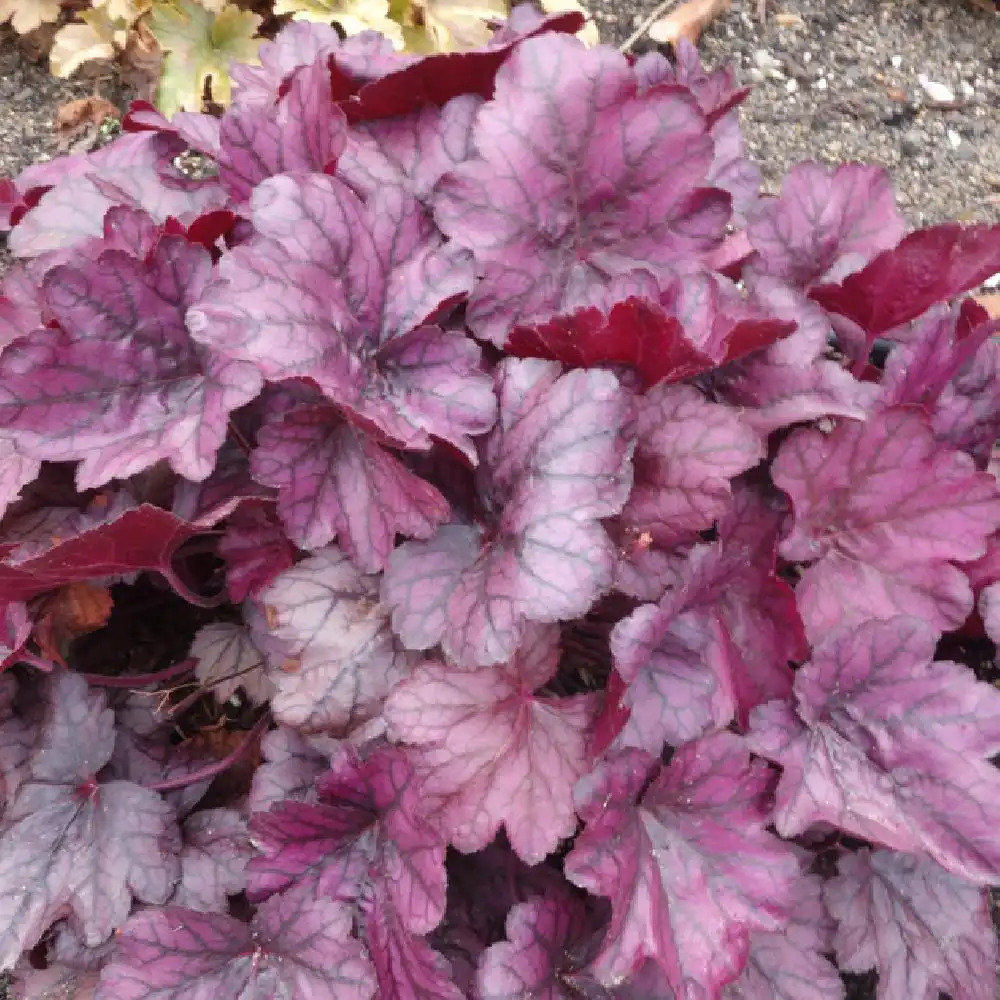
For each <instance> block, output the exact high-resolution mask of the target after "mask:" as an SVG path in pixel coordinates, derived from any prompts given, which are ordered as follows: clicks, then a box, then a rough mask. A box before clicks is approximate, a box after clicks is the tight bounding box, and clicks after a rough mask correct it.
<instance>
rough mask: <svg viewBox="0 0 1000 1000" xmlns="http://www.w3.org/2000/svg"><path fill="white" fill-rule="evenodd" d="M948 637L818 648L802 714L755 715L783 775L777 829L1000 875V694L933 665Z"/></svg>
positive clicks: (901, 625)
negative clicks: (814, 832) (821, 834)
mask: <svg viewBox="0 0 1000 1000" xmlns="http://www.w3.org/2000/svg"><path fill="white" fill-rule="evenodd" d="M936 640H937V630H936V629H935V628H932V627H931V626H929V625H927V624H925V623H923V622H920V621H918V620H916V619H914V618H905V617H897V618H893V619H890V620H888V621H870V622H865V623H863V624H861V625H859V626H857V627H855V628H853V629H851V630H849V631H847V632H841V633H839V634H837V635H835V636H834V637H832V638H830V639H828V640H827V641H826V642H824V643H822V644H821V645H818V646H816V648H814V650H813V657H812V660H811V661H810V662H809V663H808V664H807V665H806V666H804V667H802V668H800V669H799V670H798V671H796V674H795V682H794V695H793V700H792V702H791V704H789V703H787V702H779V701H773V702H770V703H768V704H767V705H762V706H760V707H759V708H756V709H754V711H753V712H752V713H751V715H750V725H751V736H750V745H751V747H752V748H753V750H754V752H755V753H758V754H760V755H761V756H763V757H766V758H767V759H769V760H772V761H774V762H775V763H779V764H781V765H782V767H783V769H784V771H783V774H782V777H781V781H780V783H779V785H778V789H777V802H776V806H775V814H774V822H775V826H776V828H777V830H778V832H779V833H780V834H781V835H782V836H785V837H793V836H796V835H798V834H799V833H802V832H804V831H805V830H806V829H808V828H809V827H810V826H811V825H813V824H815V823H830V824H833V825H834V826H837V827H839V828H840V829H842V830H845V831H847V832H848V833H850V834H852V835H854V836H857V837H863V838H865V839H866V840H872V841H875V842H876V843H881V844H884V845H885V846H887V847H892V848H894V849H895V850H899V851H907V852H910V853H916V854H927V855H929V856H931V857H932V858H934V859H935V860H936V861H937V862H938V864H940V865H942V866H943V867H944V868H946V869H948V870H949V871H950V872H952V873H954V874H955V875H957V876H960V877H963V878H966V879H968V880H970V881H974V882H977V883H979V884H986V883H988V882H990V881H992V880H995V879H996V877H997V873H998V872H1000V850H998V847H997V841H996V836H995V830H996V827H997V824H998V823H1000V805H998V803H1000V794H998V793H1000V776H998V775H997V772H996V770H995V769H994V768H993V767H992V765H989V764H987V763H986V761H985V760H984V758H986V757H988V756H992V755H994V754H996V753H997V752H998V751H1000V722H998V721H997V720H998V719H1000V714H998V711H1000V692H997V691H996V690H995V689H994V688H992V687H991V686H989V685H987V684H984V683H981V682H979V681H977V680H976V679H975V677H974V675H973V674H972V673H971V672H970V671H967V670H966V669H965V668H964V667H962V666H960V665H959V664H955V663H950V662H946V661H942V662H933V661H932V657H933V655H934V647H935V644H936Z"/></svg>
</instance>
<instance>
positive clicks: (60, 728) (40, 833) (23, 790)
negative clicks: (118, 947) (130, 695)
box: [0, 673, 180, 969]
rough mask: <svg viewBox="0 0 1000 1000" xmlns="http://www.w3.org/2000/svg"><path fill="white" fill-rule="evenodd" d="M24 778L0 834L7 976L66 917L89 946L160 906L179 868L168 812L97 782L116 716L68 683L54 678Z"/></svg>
mask: <svg viewBox="0 0 1000 1000" xmlns="http://www.w3.org/2000/svg"><path fill="white" fill-rule="evenodd" d="M48 697H49V702H48V705H47V706H46V714H45V719H44V723H43V727H42V730H41V733H40V736H39V740H38V743H37V745H36V747H35V749H34V753H33V755H32V758H31V764H30V774H29V776H28V778H27V780H25V781H24V782H23V783H22V784H21V786H20V788H18V790H17V793H16V795H15V797H14V799H13V800H12V801H11V802H10V803H9V804H8V807H7V809H6V810H5V812H4V815H3V822H2V825H0V928H2V930H0V967H2V968H5V969H9V968H11V967H13V965H14V964H15V963H16V961H17V959H18V956H19V955H20V953H21V951H22V950H26V949H29V948H32V947H33V946H34V945H35V944H36V943H37V942H38V940H39V939H40V938H41V936H42V935H43V934H44V933H45V931H46V930H47V929H48V927H49V925H50V924H52V923H53V921H54V920H55V919H57V918H58V917H60V916H62V915H64V914H65V913H66V911H67V910H68V911H69V912H70V913H71V914H72V915H73V918H74V920H75V922H76V924H77V926H78V927H79V929H80V931H81V933H82V936H83V942H84V944H85V945H87V946H94V945H98V944H100V943H101V942H102V941H104V940H105V939H106V938H108V937H109V936H110V935H111V933H112V932H113V931H114V929H115V928H116V927H118V926H120V925H121V924H122V923H123V922H124V920H125V918H126V917H127V916H128V913H129V909H130V908H131V905H132V897H133V896H135V897H136V898H137V899H139V900H142V901H143V902H147V903H163V902H165V901H166V899H167V898H168V897H169V895H170V893H171V892H172V891H173V888H174V883H175V881H176V879H177V876H178V871H179V866H178V860H177V853H176V852H177V848H178V847H179V839H180V838H179V834H178V832H177V828H176V825H175V820H174V814H173V810H172V809H171V808H170V807H169V806H167V805H166V804H165V803H164V802H163V801H162V799H161V798H160V796H159V795H157V794H156V793H155V792H150V791H148V790H147V789H145V788H142V787H141V786H139V785H135V784H133V783H131V782H128V781H105V782H99V781H98V780H97V778H96V777H95V775H96V774H97V773H98V772H99V771H100V770H101V769H102V768H103V767H104V765H105V764H107V762H108V760H109V759H110V757H111V751H112V748H113V746H114V740H115V729H114V716H113V714H112V712H111V711H110V710H109V709H108V708H106V707H105V701H104V698H103V696H101V695H100V694H93V693H90V692H89V691H88V690H87V685H86V682H85V681H84V680H83V679H82V678H80V677H77V676H75V675H73V674H65V673H60V674H58V675H56V676H54V677H53V679H52V681H51V686H50V693H49V695H48Z"/></svg>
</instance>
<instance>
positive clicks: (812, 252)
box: [747, 163, 905, 288]
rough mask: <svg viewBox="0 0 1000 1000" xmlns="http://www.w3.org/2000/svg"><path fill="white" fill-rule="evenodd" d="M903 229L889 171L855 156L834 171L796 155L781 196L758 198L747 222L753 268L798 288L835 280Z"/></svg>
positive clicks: (886, 245)
mask: <svg viewBox="0 0 1000 1000" xmlns="http://www.w3.org/2000/svg"><path fill="white" fill-rule="evenodd" d="M904 232H905V223H904V220H903V217H902V215H900V214H899V211H898V210H897V208H896V203H895V198H894V197H893V192H892V183H891V180H890V178H889V175H888V173H887V172H886V171H885V170H884V169H883V168H882V167H871V166H864V165H862V164H859V163H846V164H843V165H841V166H839V167H837V168H836V170H834V171H832V172H828V171H827V169H826V168H825V167H823V166H822V165H821V164H819V163H800V164H799V165H798V166H796V167H793V168H792V170H790V171H789V172H788V174H787V175H786V176H785V179H784V182H783V183H782V187H781V195H780V197H778V198H774V199H768V200H762V201H761V202H759V204H758V205H757V207H756V209H755V210H754V211H753V212H752V214H751V217H750V223H749V225H748V227H747V233H748V235H749V237H750V242H751V244H752V245H753V248H754V250H756V251H757V254H758V256H757V257H756V258H755V259H754V260H753V263H752V265H751V266H752V267H753V269H754V270H755V271H756V272H758V273H761V274H768V275H773V276H774V277H777V278H781V279H782V280H783V281H785V282H787V283H788V284H790V285H793V286H795V287H798V288H808V287H809V286H811V285H816V284H819V283H820V282H834V281H840V280H841V279H842V278H844V277H845V276H846V275H848V274H851V273H852V272H853V271H858V270H860V269H861V268H862V267H863V266H864V265H865V264H867V263H868V261H870V260H871V259H872V257H874V256H875V255H876V254H877V253H879V252H880V251H882V250H888V249H889V248H890V247H893V246H895V245H896V243H897V242H898V241H899V240H900V239H901V238H902V236H903V233H904Z"/></svg>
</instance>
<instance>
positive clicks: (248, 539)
mask: <svg viewBox="0 0 1000 1000" xmlns="http://www.w3.org/2000/svg"><path fill="white" fill-rule="evenodd" d="M273 506H274V505H273V504H266V505H265V504H260V503H245V504H241V505H240V507H239V509H238V510H237V511H236V512H235V513H234V514H233V516H232V517H231V518H230V520H229V522H228V524H227V525H226V527H225V529H224V531H223V534H222V537H221V538H220V539H219V545H218V550H217V551H218V555H219V558H220V559H222V560H224V561H225V564H226V590H227V592H228V593H229V599H230V600H231V601H232V602H233V603H234V604H240V603H242V602H243V601H245V600H246V599H247V598H248V597H256V596H257V594H258V593H259V592H260V591H261V590H262V589H263V588H264V587H266V586H267V585H268V584H269V583H270V582H271V581H272V580H273V579H274V578H275V577H276V576H277V575H278V574H279V573H281V572H282V571H283V570H286V569H288V568H289V567H290V566H291V565H292V564H293V563H294V562H295V547H294V546H293V545H292V543H291V542H290V541H289V540H288V536H287V535H286V534H285V532H284V529H283V528H282V527H281V525H280V524H278V523H277V521H276V517H275V515H274V514H273V513H272V511H273Z"/></svg>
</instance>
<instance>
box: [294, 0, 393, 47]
mask: <svg viewBox="0 0 1000 1000" xmlns="http://www.w3.org/2000/svg"><path fill="white" fill-rule="evenodd" d="M274 13H275V14H291V15H292V17H293V19H294V20H296V21H317V22H319V23H321V24H332V23H333V22H336V23H337V24H339V25H340V27H341V28H343V29H344V32H345V33H346V34H348V35H356V34H358V33H359V32H362V31H379V32H381V33H382V34H383V35H385V37H386V38H388V39H389V40H390V41H391V42H392V44H393V45H394V46H395V47H396V48H397V49H401V48H403V44H404V43H403V29H402V28H401V27H400V26H399V25H398V24H397V23H396V22H395V21H393V20H391V19H390V17H389V0H275V3H274Z"/></svg>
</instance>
